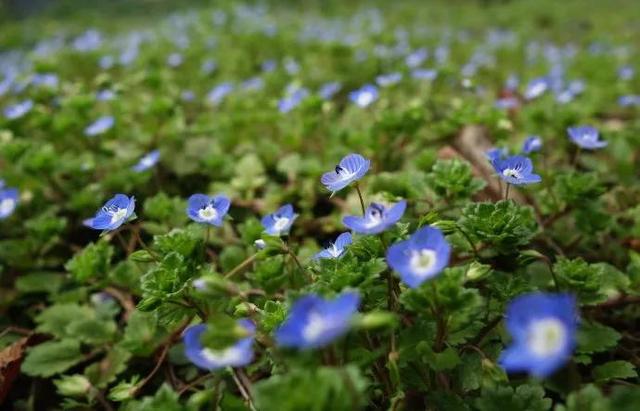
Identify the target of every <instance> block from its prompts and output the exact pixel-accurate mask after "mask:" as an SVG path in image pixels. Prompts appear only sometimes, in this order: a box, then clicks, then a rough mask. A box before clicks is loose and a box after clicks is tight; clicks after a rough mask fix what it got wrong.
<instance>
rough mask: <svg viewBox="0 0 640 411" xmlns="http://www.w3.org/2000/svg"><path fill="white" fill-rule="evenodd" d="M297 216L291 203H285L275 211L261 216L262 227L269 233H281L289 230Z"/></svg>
mask: <svg viewBox="0 0 640 411" xmlns="http://www.w3.org/2000/svg"><path fill="white" fill-rule="evenodd" d="M296 218H298V214H296V213H294V211H293V206H292V205H291V204H285V205H283V206H282V207H280V208H279V209H278V211H276V212H275V213H272V214H269V215H266V216H264V217H262V221H261V223H262V227H264V231H265V232H266V233H267V234H269V235H277V236H279V235H282V234H285V233H287V232H288V231H289V229H290V228H291V226H292V225H293V222H294V221H295V220H296Z"/></svg>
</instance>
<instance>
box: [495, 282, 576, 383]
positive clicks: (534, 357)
mask: <svg viewBox="0 0 640 411" xmlns="http://www.w3.org/2000/svg"><path fill="white" fill-rule="evenodd" d="M506 325H507V330H508V331H509V333H510V334H511V336H512V337H513V342H512V344H511V345H510V346H509V347H508V348H507V349H506V350H505V351H503V352H502V354H501V355H500V359H499V363H500V365H501V366H502V367H503V368H504V369H505V370H507V371H509V372H522V371H526V372H528V373H529V374H531V375H533V376H536V377H539V378H544V377H547V376H549V375H551V374H552V373H553V372H554V371H556V370H557V369H558V368H560V367H562V366H563V365H564V364H565V363H566V362H567V361H568V360H569V358H570V356H571V352H572V351H573V348H574V347H575V344H576V328H577V312H576V301H575V298H574V297H573V296H571V295H569V294H549V293H539V292H537V293H531V294H526V295H522V296H520V297H518V298H516V299H515V300H513V301H512V302H511V303H510V304H509V306H508V307H507V312H506Z"/></svg>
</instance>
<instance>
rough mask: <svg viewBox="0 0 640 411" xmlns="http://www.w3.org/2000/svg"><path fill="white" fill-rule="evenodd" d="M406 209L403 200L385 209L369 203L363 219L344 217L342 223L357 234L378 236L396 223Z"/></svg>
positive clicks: (405, 203)
mask: <svg viewBox="0 0 640 411" xmlns="http://www.w3.org/2000/svg"><path fill="white" fill-rule="evenodd" d="M406 208H407V202H406V201H405V200H402V201H399V202H397V203H396V204H394V205H393V206H391V207H389V208H386V207H385V206H383V205H382V204H378V203H371V205H370V206H369V207H367V209H366V211H365V213H364V217H359V216H352V215H350V216H346V217H345V218H343V219H342V223H343V224H344V225H346V226H347V227H348V228H350V229H351V230H353V231H354V232H356V233H358V234H378V233H381V232H383V231H384V230H386V229H387V228H389V227H391V226H392V225H394V224H395V223H397V222H398V221H399V220H400V219H401V218H402V215H403V214H404V210H405V209H406Z"/></svg>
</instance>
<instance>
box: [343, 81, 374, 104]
mask: <svg viewBox="0 0 640 411" xmlns="http://www.w3.org/2000/svg"><path fill="white" fill-rule="evenodd" d="M349 99H350V100H351V101H353V102H354V103H355V104H356V105H357V106H358V107H363V108H364V107H368V106H369V105H370V104H371V103H373V102H374V101H376V100H377V99H378V88H377V87H376V86H374V85H372V84H365V85H364V86H362V87H361V88H359V89H358V90H354V91H352V92H351V93H349Z"/></svg>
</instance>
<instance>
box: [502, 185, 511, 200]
mask: <svg viewBox="0 0 640 411" xmlns="http://www.w3.org/2000/svg"><path fill="white" fill-rule="evenodd" d="M510 187H511V184H509V183H507V188H506V189H505V190H504V199H505V200H508V199H509V188H510Z"/></svg>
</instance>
